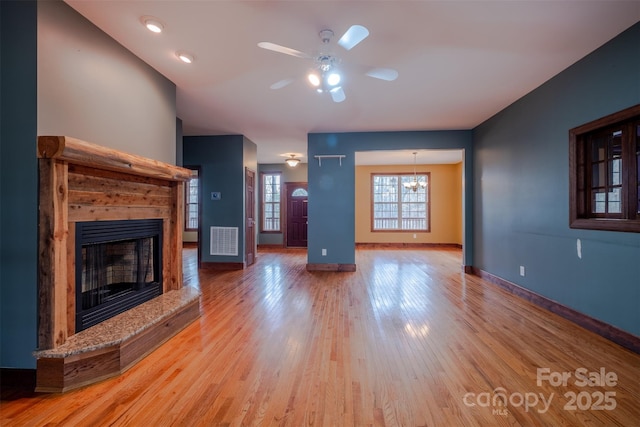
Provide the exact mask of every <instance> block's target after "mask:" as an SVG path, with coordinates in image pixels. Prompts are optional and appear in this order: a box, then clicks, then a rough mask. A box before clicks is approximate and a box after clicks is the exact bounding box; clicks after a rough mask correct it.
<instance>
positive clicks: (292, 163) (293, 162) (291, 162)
mask: <svg viewBox="0 0 640 427" xmlns="http://www.w3.org/2000/svg"><path fill="white" fill-rule="evenodd" d="M290 156H291V157H290V158H289V159H287V160H285V163H286V164H287V165H289V167H291V168H295V167H296V166H297V165H298V163H300V159H296V155H295V154H290Z"/></svg>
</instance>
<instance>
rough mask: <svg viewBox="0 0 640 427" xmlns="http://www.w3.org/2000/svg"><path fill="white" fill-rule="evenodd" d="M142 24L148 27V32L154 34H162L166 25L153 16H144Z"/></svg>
mask: <svg viewBox="0 0 640 427" xmlns="http://www.w3.org/2000/svg"><path fill="white" fill-rule="evenodd" d="M140 20H141V21H142V24H144V26H145V27H147V30H149V31H151V32H153V33H161V32H162V30H163V29H164V24H163V23H162V22H160V20H159V19H158V18H154V17H153V16H143V17H142V18H141V19H140Z"/></svg>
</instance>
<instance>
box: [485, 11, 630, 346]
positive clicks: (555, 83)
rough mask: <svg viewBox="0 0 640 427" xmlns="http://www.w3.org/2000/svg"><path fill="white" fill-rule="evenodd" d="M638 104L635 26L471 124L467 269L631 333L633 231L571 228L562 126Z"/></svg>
mask: <svg viewBox="0 0 640 427" xmlns="http://www.w3.org/2000/svg"><path fill="white" fill-rule="evenodd" d="M639 102H640V24H636V25H635V26H633V27H631V28H630V29H629V30H627V31H626V32H624V33H622V34H621V35H620V36H618V37H617V38H615V39H613V40H612V41H610V42H609V43H607V44H606V45H604V46H603V47H601V48H600V49H598V50H596V51H595V52H593V53H592V54H590V55H588V56H587V57H585V58H584V59H582V60H581V61H579V62H578V63H576V64H574V65H573V66H571V67H570V68H568V69H567V70H565V71H563V72H562V73H560V74H559V75H557V76H556V77H554V78H553V79H551V80H549V81H548V82H546V83H545V84H544V85H542V86H540V87H539V88H537V89H536V90H534V91H533V92H531V93H530V94H528V95H527V96H525V97H523V98H521V99H520V100H518V101H517V102H515V103H514V104H512V105H511V106H509V107H508V108H506V109H505V110H503V111H502V112H500V113H499V114H497V115H496V116H494V117H492V118H491V119H489V120H487V121H486V122H485V123H483V124H482V125H480V126H478V127H477V128H476V129H475V130H474V149H475V163H474V170H475V179H474V193H475V212H474V218H475V224H474V230H475V239H474V241H475V250H474V260H475V262H474V265H475V266H477V267H479V268H481V269H482V270H484V271H487V272H489V273H491V274H494V275H496V276H499V277H501V278H503V279H506V280H509V281H511V282H514V283H516V284H518V285H520V286H523V287H525V288H528V289H530V290H532V291H534V292H536V293H538V294H541V295H543V296H546V297H547V298H551V299H553V300H556V301H558V302H560V303H562V304H564V305H567V306H569V307H571V308H573V309H575V310H577V311H579V312H582V313H585V314H588V315H590V316H592V317H595V318H597V319H600V320H602V321H604V322H606V323H609V324H612V325H614V326H617V327H619V328H621V329H623V330H626V331H628V332H631V333H633V334H636V335H640V234H638V233H620V232H604V231H589V230H573V229H570V228H569V198H568V197H569V196H568V194H569V168H568V165H569V157H568V156H569V147H568V131H569V129H571V128H573V127H575V126H578V125H581V124H584V123H587V122H590V121H592V120H594V119H597V118H600V117H603V116H606V115H608V114H611V113H614V112H616V111H619V110H622V109H624V108H627V107H630V106H632V105H634V104H638V103H639ZM577 239H580V240H581V245H582V259H580V258H579V257H578V255H577V249H576V246H577ZM521 265H523V266H525V272H526V275H525V277H521V276H520V275H519V266H521Z"/></svg>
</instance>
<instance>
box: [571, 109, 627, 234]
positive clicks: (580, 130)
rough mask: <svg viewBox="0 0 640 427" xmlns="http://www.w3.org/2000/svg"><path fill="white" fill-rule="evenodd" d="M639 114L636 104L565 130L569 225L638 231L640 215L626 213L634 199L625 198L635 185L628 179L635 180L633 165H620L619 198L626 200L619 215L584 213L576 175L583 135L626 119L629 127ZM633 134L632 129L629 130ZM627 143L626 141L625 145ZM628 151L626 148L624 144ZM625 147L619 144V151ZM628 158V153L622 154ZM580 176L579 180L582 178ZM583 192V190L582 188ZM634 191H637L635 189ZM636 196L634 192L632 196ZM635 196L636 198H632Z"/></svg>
mask: <svg viewBox="0 0 640 427" xmlns="http://www.w3.org/2000/svg"><path fill="white" fill-rule="evenodd" d="M638 116H640V104H637V105H634V106H632V107H629V108H627V109H625V110H622V111H618V112H616V113H613V114H610V115H608V116H605V117H602V118H600V119H597V120H594V121H591V122H589V123H585V124H583V125H581V126H578V127H575V128H573V129H571V130H569V227H570V228H578V229H588V230H602V231H622V232H635V233H640V215H637V214H636V218H631V217H630V216H631V215H630V213H629V212H630V209H631V205H630V203H633V204H634V206H635V204H636V203H637V201H629V200H628V198H629V195H630V194H631V193H633V191H632V188H633V187H634V186H635V187H636V188H637V184H635V183H630V182H631V180H632V179H636V180H637V179H638V177H636V176H635V172H634V170H633V169H634V168H633V167H632V166H635V168H636V169H637V165H626V166H624V170H623V173H624V177H623V182H626V184H623V194H622V199H623V200H627V203H626V204H624V205H623V213H622V216H623V217H622V218H597V217H591V216H588V214H587V213H585V209H586V206H587V203H586V202H585V200H583V199H584V198H586V197H582V198H581V197H580V189H579V186H580V184H585V183H584V182H582V183H581V182H580V181H581V180H580V177H579V171H578V166H579V161H580V159H581V156H583V157H586V155H585V154H584V144H585V143H584V137H585V136H586V135H587V134H589V133H591V132H595V131H598V130H600V129H604V128H607V127H611V126H615V125H616V124H619V123H620V122H625V121H628V122H629V126H628V127H629V128H631V122H632V120H634V118H635V117H638ZM633 134H635V130H634V132H633ZM628 145H629V144H627V146H628ZM627 150H628V147H627ZM624 151H625V147H624V146H623V152H624ZM626 155H627V157H629V158H630V154H629V153H627V154H626ZM585 180H586V178H583V179H582V181H585ZM585 191H586V190H585ZM636 191H637V190H636ZM636 196H637V195H636ZM636 198H637V197H636ZM636 209H637V208H636Z"/></svg>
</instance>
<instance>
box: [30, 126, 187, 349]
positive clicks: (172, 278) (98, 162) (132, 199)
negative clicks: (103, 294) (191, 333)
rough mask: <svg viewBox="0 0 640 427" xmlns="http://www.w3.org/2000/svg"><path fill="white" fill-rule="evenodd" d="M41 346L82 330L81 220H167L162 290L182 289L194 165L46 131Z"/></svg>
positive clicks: (40, 149) (41, 155) (41, 151)
mask: <svg viewBox="0 0 640 427" xmlns="http://www.w3.org/2000/svg"><path fill="white" fill-rule="evenodd" d="M37 155H38V165H39V166H38V167H39V180H40V190H39V191H40V193H39V233H38V234H39V242H38V244H39V248H38V256H39V274H38V294H39V296H38V298H39V310H38V311H39V319H38V320H39V321H38V325H39V326H38V350H46V349H52V348H55V347H58V346H60V345H62V344H64V343H65V341H66V340H67V337H68V336H71V335H73V334H74V333H75V274H74V271H75V223H76V222H79V221H107V220H123V219H148V218H160V219H162V220H163V235H164V236H165V237H164V239H163V247H162V251H163V259H164V260H165V262H164V265H163V270H162V273H163V292H167V291H170V290H175V289H180V288H182V228H183V220H184V211H183V209H184V183H185V181H188V180H189V179H190V176H191V173H190V171H189V170H188V169H184V168H181V167H178V166H174V165H170V164H166V163H163V162H159V161H156V160H152V159H147V158H144V157H141V156H137V155H133V154H128V153H124V152H121V151H117V150H114V149H111V148H107V147H102V146H99V145H96V144H92V143H89V142H86V141H81V140H79V139H76V138H71V137H68V136H39V137H38V145H37Z"/></svg>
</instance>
